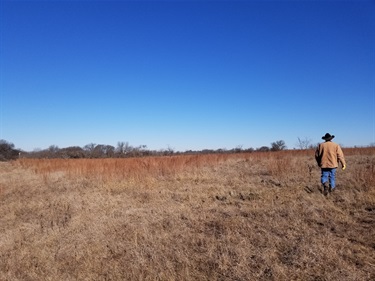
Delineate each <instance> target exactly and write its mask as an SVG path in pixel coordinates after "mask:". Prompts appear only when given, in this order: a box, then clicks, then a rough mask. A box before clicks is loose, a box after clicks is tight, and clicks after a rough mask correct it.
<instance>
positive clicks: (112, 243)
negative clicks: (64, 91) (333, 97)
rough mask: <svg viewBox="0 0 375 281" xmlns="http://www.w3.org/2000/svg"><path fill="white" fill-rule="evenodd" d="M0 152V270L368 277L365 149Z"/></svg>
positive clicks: (3, 274)
mask: <svg viewBox="0 0 375 281" xmlns="http://www.w3.org/2000/svg"><path fill="white" fill-rule="evenodd" d="M344 152H345V153H346V155H347V157H346V158H347V162H348V168H347V170H346V171H345V172H343V171H341V170H339V171H338V175H337V176H338V186H337V191H336V192H335V193H333V194H332V195H331V196H329V197H328V198H326V197H324V196H323V195H322V194H321V193H320V192H319V190H318V188H319V173H320V171H319V169H318V168H317V167H316V165H315V162H314V159H313V152H311V151H301V152H297V151H282V152H280V153H252V154H232V155H228V154H225V155H195V156H188V155H186V156H173V157H148V158H133V159H102V160H90V159H82V160H58V159H52V160H47V159H44V160H32V159H20V160H17V161H15V162H12V163H0V200H1V201H0V212H1V214H2V215H1V217H0V227H1V236H0V280H12V281H13V280H340V281H341V280H375V178H374V174H375V173H374V166H375V150H374V149H367V150H366V151H364V150H361V149H357V150H346V151H344Z"/></svg>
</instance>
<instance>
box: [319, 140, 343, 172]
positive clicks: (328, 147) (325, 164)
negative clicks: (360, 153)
mask: <svg viewBox="0 0 375 281" xmlns="http://www.w3.org/2000/svg"><path fill="white" fill-rule="evenodd" d="M315 159H316V161H317V162H318V165H319V167H321V168H337V167H338V162H340V163H341V164H342V165H343V166H344V165H345V158H344V154H343V152H342V150H341V147H340V146H339V145H338V144H337V143H334V142H332V141H326V142H323V143H321V144H319V146H318V148H317V150H316V152H315Z"/></svg>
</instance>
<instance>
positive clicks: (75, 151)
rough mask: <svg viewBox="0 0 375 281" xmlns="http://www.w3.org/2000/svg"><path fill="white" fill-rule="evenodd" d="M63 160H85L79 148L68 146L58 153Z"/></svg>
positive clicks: (83, 152)
mask: <svg viewBox="0 0 375 281" xmlns="http://www.w3.org/2000/svg"><path fill="white" fill-rule="evenodd" d="M59 153H60V154H61V157H63V158H85V151H84V150H83V149H82V148H81V147H79V146H69V147H66V148H63V149H61V150H60V152H59Z"/></svg>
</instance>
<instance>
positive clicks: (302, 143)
mask: <svg viewBox="0 0 375 281" xmlns="http://www.w3.org/2000/svg"><path fill="white" fill-rule="evenodd" d="M297 147H298V148H299V149H309V148H311V139H309V138H307V137H305V138H304V139H301V138H300V137H298V142H297Z"/></svg>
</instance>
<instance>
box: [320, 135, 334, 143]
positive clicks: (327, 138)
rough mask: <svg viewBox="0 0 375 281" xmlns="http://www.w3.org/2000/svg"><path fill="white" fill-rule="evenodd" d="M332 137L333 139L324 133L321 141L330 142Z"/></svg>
mask: <svg viewBox="0 0 375 281" xmlns="http://www.w3.org/2000/svg"><path fill="white" fill-rule="evenodd" d="M334 137H335V136H334V135H332V136H331V134H329V133H326V134H325V135H324V136H323V137H322V139H323V140H326V141H330V140H332V139H333V138H334Z"/></svg>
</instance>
